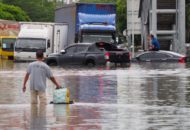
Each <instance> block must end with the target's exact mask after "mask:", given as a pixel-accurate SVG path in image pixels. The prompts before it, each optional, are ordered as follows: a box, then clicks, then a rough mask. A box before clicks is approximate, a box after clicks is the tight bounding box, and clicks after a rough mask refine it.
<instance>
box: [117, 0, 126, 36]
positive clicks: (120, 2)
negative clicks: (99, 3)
mask: <svg viewBox="0 0 190 130" xmlns="http://www.w3.org/2000/svg"><path fill="white" fill-rule="evenodd" d="M116 5H117V28H118V32H120V33H122V32H123V30H125V29H126V28H127V26H126V25H127V24H126V23H127V13H126V12H127V7H126V6H127V3H126V0H117V3H116Z"/></svg>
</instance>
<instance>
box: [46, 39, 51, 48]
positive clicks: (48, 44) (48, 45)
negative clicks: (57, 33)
mask: <svg viewBox="0 0 190 130" xmlns="http://www.w3.org/2000/svg"><path fill="white" fill-rule="evenodd" d="M47 48H50V40H49V39H48V41H47Z"/></svg>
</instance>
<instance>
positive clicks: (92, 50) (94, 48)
mask: <svg viewBox="0 0 190 130" xmlns="http://www.w3.org/2000/svg"><path fill="white" fill-rule="evenodd" d="M88 51H90V52H97V51H100V50H99V49H98V48H97V46H96V45H92V46H90V47H89V48H88Z"/></svg>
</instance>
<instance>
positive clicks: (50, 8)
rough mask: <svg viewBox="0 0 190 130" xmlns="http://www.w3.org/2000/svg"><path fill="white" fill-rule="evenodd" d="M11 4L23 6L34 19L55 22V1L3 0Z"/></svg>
mask: <svg viewBox="0 0 190 130" xmlns="http://www.w3.org/2000/svg"><path fill="white" fill-rule="evenodd" d="M2 1H3V2H4V3H6V4H9V5H15V6H19V7H20V8H22V9H23V10H24V11H26V12H27V14H28V15H29V16H30V18H31V20H32V21H38V22H53V21H54V10H55V3H54V2H53V1H52V2H49V1H48V0H29V1H28V0H2Z"/></svg>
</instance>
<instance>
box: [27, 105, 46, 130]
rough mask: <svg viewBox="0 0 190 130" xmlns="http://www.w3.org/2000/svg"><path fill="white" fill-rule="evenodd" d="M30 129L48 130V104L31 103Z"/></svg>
mask: <svg viewBox="0 0 190 130" xmlns="http://www.w3.org/2000/svg"><path fill="white" fill-rule="evenodd" d="M30 117H31V120H30V130H47V128H46V125H47V121H46V105H44V104H40V105H39V106H38V105H36V104H32V105H31V115H30Z"/></svg>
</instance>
